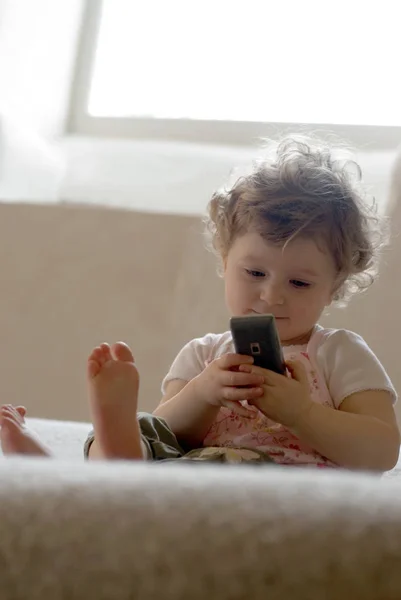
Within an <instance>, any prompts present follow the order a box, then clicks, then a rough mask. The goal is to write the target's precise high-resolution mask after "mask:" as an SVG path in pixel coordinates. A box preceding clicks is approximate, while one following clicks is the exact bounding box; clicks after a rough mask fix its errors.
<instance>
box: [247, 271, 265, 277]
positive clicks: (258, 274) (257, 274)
mask: <svg viewBox="0 0 401 600" xmlns="http://www.w3.org/2000/svg"><path fill="white" fill-rule="evenodd" d="M245 271H246V272H247V274H248V275H250V276H251V277H255V278H258V277H265V274H264V273H263V271H255V270H254V269H245Z"/></svg>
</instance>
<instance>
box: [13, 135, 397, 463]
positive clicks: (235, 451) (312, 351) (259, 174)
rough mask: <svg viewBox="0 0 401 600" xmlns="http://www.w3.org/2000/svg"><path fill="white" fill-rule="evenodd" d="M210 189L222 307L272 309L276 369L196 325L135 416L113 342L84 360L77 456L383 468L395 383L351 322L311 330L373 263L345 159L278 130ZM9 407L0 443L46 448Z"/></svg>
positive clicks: (369, 217)
mask: <svg viewBox="0 0 401 600" xmlns="http://www.w3.org/2000/svg"><path fill="white" fill-rule="evenodd" d="M274 150H275V151H274V153H273V154H272V155H271V157H270V158H268V159H264V160H263V161H262V162H259V163H257V164H256V165H255V167H254V169H253V172H252V173H251V174H250V175H248V176H246V177H242V178H241V179H239V180H238V181H237V182H236V183H235V184H234V185H233V186H232V187H231V188H230V189H228V190H225V191H222V192H219V193H216V194H214V196H213V197H212V199H211V202H210V205H209V218H208V223H207V225H208V231H209V234H210V236H211V241H212V244H213V248H214V250H215V252H216V254H217V256H218V258H219V259H220V262H221V267H222V273H223V277H224V282H225V298H226V304H227V307H228V309H229V312H230V313H231V314H232V315H250V314H265V313H272V314H273V315H274V316H275V318H276V324H277V328H278V332H279V335H280V339H281V343H282V346H283V350H284V356H285V359H286V364H287V369H288V376H284V375H278V374H276V373H273V372H271V371H267V370H263V369H260V368H257V367H255V366H254V365H253V364H252V363H253V361H252V358H250V357H247V356H240V355H237V354H235V351H234V347H233V342H232V338H231V334H230V333H229V332H225V333H218V334H214V333H209V334H207V335H205V336H204V337H202V338H199V339H194V340H192V341H190V342H189V343H188V344H187V345H186V346H184V348H183V349H182V350H181V351H180V352H179V354H178V356H177V357H176V359H175V360H174V362H173V364H172V366H171V368H170V371H169V372H168V374H167V375H166V377H165V379H164V381H163V384H162V393H163V397H162V400H161V402H160V404H159V406H158V408H157V409H156V410H155V411H154V413H153V415H139V417H138V415H137V399H138V386H139V375H138V372H137V369H136V367H135V364H134V358H133V355H132V353H131V350H130V349H129V348H128V347H127V346H126V345H125V344H122V343H118V344H114V345H113V346H111V347H109V346H108V345H107V344H103V345H102V346H100V347H98V348H96V349H95V350H94V351H93V352H92V354H91V356H90V357H89V361H88V382H89V400H90V406H91V411H92V416H93V425H94V433H93V434H91V436H90V437H89V439H88V441H87V443H86V446H85V452H86V455H87V456H88V457H89V458H90V459H95V458H100V459H128V460H129V459H132V460H136V459H152V460H162V459H182V458H184V459H197V460H220V461H224V462H232V461H237V462H241V461H245V462H249V461H251V462H274V463H278V464H281V465H297V466H306V465H308V466H314V467H343V468H349V469H366V470H372V471H379V472H380V471H386V470H389V469H391V468H392V467H393V466H394V465H395V464H396V462H397V459H398V454H399V447H400V436H399V431H398V427H397V423H396V418H395V413H394V403H395V401H396V399H397V396H396V392H395V390H394V388H393V386H392V383H391V381H390V379H389V377H388V375H387V374H386V371H385V370H384V368H383V366H382V365H381V364H380V362H379V360H378V359H377V357H376V356H375V355H374V353H373V352H372V350H371V349H370V348H369V347H368V346H367V344H366V343H365V341H364V340H363V339H362V338H361V337H360V336H358V335H357V334H356V333H353V332H351V331H346V330H343V329H330V330H329V329H324V328H322V327H321V326H320V325H319V319H320V317H321V315H322V313H323V311H324V310H325V308H326V307H328V306H329V305H330V304H331V303H332V302H338V301H344V299H345V298H348V297H349V296H350V295H352V294H354V293H356V292H358V291H361V290H364V289H365V288H367V287H368V286H369V284H370V283H371V282H372V281H373V279H374V276H375V273H376V264H377V254H378V250H379V246H380V243H379V242H380V227H379V225H380V223H379V219H378V217H377V216H376V215H375V213H374V211H373V210H371V209H370V208H369V207H368V206H367V205H365V203H364V202H363V199H362V197H361V196H360V195H359V193H358V190H357V187H356V185H354V182H353V178H352V177H351V174H350V173H349V167H348V165H347V164H345V163H342V162H340V161H336V160H335V158H334V156H333V151H332V149H330V148H329V147H326V146H325V145H324V144H322V143H319V142H315V141H310V140H306V139H296V138H288V139H285V140H283V141H282V142H280V143H278V144H277V145H276V146H275V149H274ZM24 416H25V413H24V410H23V408H22V407H18V408H13V407H10V406H6V407H3V409H2V412H1V424H2V429H1V441H2V447H3V450H4V452H5V453H24V454H48V451H47V449H46V448H44V447H43V446H42V445H41V443H40V441H38V440H36V439H35V438H34V437H33V434H32V433H31V432H30V431H29V430H28V429H27V428H26V427H25V422H24Z"/></svg>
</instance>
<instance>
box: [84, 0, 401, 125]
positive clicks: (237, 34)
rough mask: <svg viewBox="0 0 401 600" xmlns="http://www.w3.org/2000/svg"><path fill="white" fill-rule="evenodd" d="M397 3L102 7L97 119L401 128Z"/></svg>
mask: <svg viewBox="0 0 401 600" xmlns="http://www.w3.org/2000/svg"><path fill="white" fill-rule="evenodd" d="M397 6H398V5H397V3H395V2H394V3H389V2H366V1H365V2H359V1H356V0H348V2H341V1H336V2H334V3H328V2H322V1H321V0H320V1H319V2H311V1H309V2H308V1H306V2H305V1H304V2H299V1H296V2H295V1H294V2H291V1H290V2H288V1H281V2H277V1H275V2H272V1H269V0H246V1H241V0H238V1H237V2H233V1H232V0H202V1H201V2H196V1H195V0H168V1H167V0H142V1H135V0H103V9H102V14H101V20H100V28H99V34H98V39H97V47H96V54H95V62H94V69H93V78H92V82H91V86H90V96H89V105H88V111H89V114H90V115H92V116H95V117H132V116H135V117H156V118H167V119H169V118H173V119H181V118H186V119H201V120H203V119H207V120H229V121H270V122H272V121H273V122H300V123H334V124H335V123H337V124H361V125H365V124H371V125H401V85H400V81H401V78H400V76H399V72H400V65H399V18H398V16H397V15H396V13H397V14H398V8H397Z"/></svg>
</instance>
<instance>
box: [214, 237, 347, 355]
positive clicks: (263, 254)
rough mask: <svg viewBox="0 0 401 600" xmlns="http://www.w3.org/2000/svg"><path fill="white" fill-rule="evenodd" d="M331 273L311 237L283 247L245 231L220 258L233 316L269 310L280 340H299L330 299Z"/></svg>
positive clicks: (327, 256)
mask: <svg viewBox="0 0 401 600" xmlns="http://www.w3.org/2000/svg"><path fill="white" fill-rule="evenodd" d="M335 276H336V272H335V267H334V262H333V259H332V257H331V256H330V254H329V253H328V252H327V251H326V250H325V249H324V248H323V247H318V245H317V244H316V243H315V242H314V241H313V240H312V239H303V238H298V237H296V238H295V239H294V240H293V241H291V242H290V243H289V244H288V245H287V246H286V247H285V248H284V249H283V248H282V247H280V246H277V245H275V244H271V243H268V242H266V241H265V240H264V239H263V238H262V237H261V236H260V235H259V234H258V233H246V234H245V235H243V236H241V237H238V238H237V239H236V240H235V242H234V244H233V246H232V247H231V249H230V251H229V253H228V256H227V259H226V261H225V275H224V278H225V289H226V303H227V306H228V309H229V310H230V312H231V314H232V315H234V316H241V315H248V314H253V313H257V314H265V313H272V314H273V315H274V316H275V317H276V322H277V328H278V332H279V335H280V339H281V342H282V343H283V344H287V345H288V344H296V343H299V344H301V343H305V342H307V341H308V339H309V337H310V333H311V331H312V329H313V327H314V326H315V325H316V323H317V322H318V320H319V318H320V316H321V314H322V312H323V309H324V308H325V306H328V305H329V304H330V303H331V300H332V296H333V292H334V286H335Z"/></svg>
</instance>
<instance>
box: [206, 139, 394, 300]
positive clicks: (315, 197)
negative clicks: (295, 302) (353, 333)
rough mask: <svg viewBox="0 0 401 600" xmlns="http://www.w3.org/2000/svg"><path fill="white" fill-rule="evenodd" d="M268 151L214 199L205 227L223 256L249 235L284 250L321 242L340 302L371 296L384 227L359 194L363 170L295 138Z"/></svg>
mask: <svg viewBox="0 0 401 600" xmlns="http://www.w3.org/2000/svg"><path fill="white" fill-rule="evenodd" d="M270 150H272V153H271V154H270V156H268V157H267V158H264V159H263V160H260V161H258V162H256V163H255V164H254V167H253V170H252V172H251V173H250V174H249V175H248V176H245V177H241V178H240V179H238V180H237V181H236V182H235V183H234V185H233V186H232V187H231V188H229V189H225V190H223V191H220V192H216V193H215V194H214V195H213V196H212V199H211V201H210V203H209V206H208V209H209V210H208V218H207V219H206V228H207V232H208V234H209V236H210V238H211V245H212V248H213V249H214V251H215V252H216V254H217V255H218V257H219V258H220V259H222V260H224V258H225V257H226V256H227V254H228V252H229V250H230V248H231V246H232V244H233V242H234V241H235V239H236V238H237V237H239V236H241V235H243V234H244V233H246V232H249V231H254V232H257V233H259V234H260V235H261V236H262V237H263V238H264V239H265V240H266V241H268V242H272V243H275V244H278V245H281V246H283V247H284V246H285V245H286V244H288V243H290V242H291V240H292V239H294V238H295V237H296V236H302V237H315V238H316V239H317V240H320V241H323V242H324V243H325V245H326V247H327V249H328V250H329V252H330V253H331V255H332V258H333V260H334V264H335V268H336V272H337V279H336V287H335V294H334V300H335V301H344V300H345V299H347V298H348V297H349V296H350V295H352V294H353V293H355V292H358V291H363V290H365V289H366V288H367V287H369V285H370V284H371V283H372V282H373V281H374V278H375V276H376V273H377V266H378V255H379V250H380V248H381V247H382V246H383V244H384V242H385V237H386V236H385V234H386V228H385V227H384V225H385V222H384V219H382V218H381V217H380V216H379V215H378V213H377V210H376V206H375V204H374V202H371V203H368V202H367V201H366V199H365V195H364V194H363V193H362V191H361V189H360V179H361V169H360V167H359V166H358V165H357V163H355V162H354V161H349V160H347V161H345V160H340V159H338V158H337V159H336V157H335V155H336V150H338V149H336V148H333V147H331V146H329V145H328V144H327V143H324V142H322V141H319V140H315V139H311V138H305V137H302V138H300V137H295V136H291V137H288V138H285V139H283V140H281V141H280V142H276V143H275V144H272V145H271V146H270Z"/></svg>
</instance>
